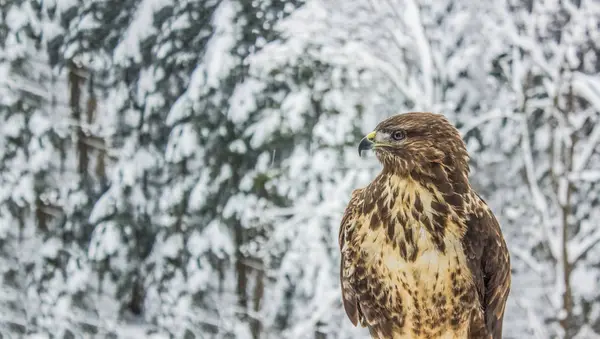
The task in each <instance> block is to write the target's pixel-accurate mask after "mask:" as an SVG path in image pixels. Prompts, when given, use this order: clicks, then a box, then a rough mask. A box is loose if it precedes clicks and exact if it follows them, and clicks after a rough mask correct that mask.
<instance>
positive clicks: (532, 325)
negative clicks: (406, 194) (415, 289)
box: [0, 0, 600, 339]
mask: <svg viewBox="0 0 600 339" xmlns="http://www.w3.org/2000/svg"><path fill="white" fill-rule="evenodd" d="M0 14H1V16H0V286H1V287H0V335H1V337H2V338H65V339H67V338H68V339H70V338H186V339H192V338H241V339H246V338H248V339H264V338H290V339H301V338H302V339H304V338H311V339H312V338H314V339H325V338H327V339H330V338H331V339H334V338H335V339H337V338H340V339H341V338H367V335H368V332H367V331H366V330H364V329H357V328H354V327H352V325H351V324H350V322H349V320H348V319H347V318H346V315H345V313H344V311H343V308H342V306H341V302H340V301H341V296H340V288H339V276H338V274H339V255H338V254H339V248H338V243H337V241H338V240H337V235H338V227H339V222H340V219H341V216H342V213H343V210H344V208H345V206H346V204H347V203H348V201H349V198H350V192H351V191H352V189H354V188H358V187H362V186H364V185H366V184H367V183H368V182H370V180H371V179H372V178H373V177H374V176H375V175H376V174H377V172H378V171H379V169H380V165H379V164H378V163H377V160H376V159H375V157H374V156H369V157H366V158H362V159H361V158H359V157H358V154H357V148H356V147H357V143H358V141H359V140H360V138H362V136H364V135H365V134H366V133H368V132H370V131H371V130H372V129H373V128H374V127H375V125H376V124H377V122H378V121H380V120H381V119H384V118H386V117H388V116H390V115H392V114H395V113H400V112H406V111H419V110H424V111H434V112H440V113H443V114H445V115H446V116H447V117H448V118H449V119H450V120H451V121H452V122H453V123H454V124H456V126H457V127H458V128H459V129H460V131H461V133H462V135H463V137H464V139H465V141H466V143H467V145H468V149H469V152H470V153H471V156H472V159H471V170H472V171H471V172H472V175H471V181H472V183H473V186H474V187H476V188H477V190H478V191H479V192H480V193H481V195H482V196H483V197H484V198H485V200H486V201H487V202H488V204H489V205H490V206H491V208H492V210H493V211H494V213H496V215H497V216H498V218H499V220H500V223H501V225H502V228H503V231H504V234H505V237H506V238H507V242H508V244H509V247H510V251H511V256H512V262H513V285H512V286H513V287H512V292H511V297H510V299H509V304H508V308H507V310H506V315H505V323H504V337H505V338H513V339H521V338H543V339H546V338H561V339H562V338H564V339H571V338H578V339H587V338H590V339H593V338H600V287H599V286H600V284H599V275H600V227H599V220H600V208H599V205H600V202H599V199H600V187H599V184H598V182H599V180H600V146H599V143H600V124H599V120H600V2H598V1H596V0H522V1H521V0H497V1H488V2H486V1H482V2H476V1H460V0H438V1H433V0H304V1H301V0H298V1H281V0H260V1H259V0H0Z"/></svg>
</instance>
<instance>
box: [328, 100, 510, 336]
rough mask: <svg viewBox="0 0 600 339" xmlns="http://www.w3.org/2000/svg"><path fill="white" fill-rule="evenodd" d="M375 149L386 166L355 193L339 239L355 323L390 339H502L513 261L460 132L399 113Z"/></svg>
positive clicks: (440, 120)
mask: <svg viewBox="0 0 600 339" xmlns="http://www.w3.org/2000/svg"><path fill="white" fill-rule="evenodd" d="M368 149H373V150H374V152H375V154H376V156H377V158H378V160H379V161H380V162H381V164H382V165H383V169H382V171H381V173H379V175H377V177H376V178H375V179H374V180H373V182H371V183H370V184H369V185H368V186H367V187H365V188H361V189H356V190H354V191H353V192H352V197H351V199H350V203H349V204H348V206H347V208H346V211H345V213H344V216H343V218H342V221H341V225H340V233H339V245H340V250H341V267H340V278H341V285H342V299H343V305H344V308H345V310H346V313H347V315H348V317H349V318H350V321H352V323H353V324H354V325H355V326H356V325H357V324H359V323H360V324H361V326H363V327H364V326H366V327H368V328H369V331H370V333H371V336H372V337H373V338H381V339H387V338H390V339H400V338H411V339H418V338H428V339H438V338H440V339H441V338H461V339H462V338H472V339H475V338H477V339H478V338H486V339H489V338H492V339H501V337H502V320H503V316H504V308H505V305H506V300H507V298H508V294H509V290H510V284H511V275H510V257H509V253H508V250H507V247H506V243H505V241H504V237H503V236H502V232H501V230H500V226H499V225H498V221H497V220H496V218H495V217H494V214H493V213H492V211H491V210H490V209H489V208H488V206H487V205H486V203H485V202H484V201H483V200H482V199H481V198H480V197H479V195H477V193H476V192H475V191H474V190H473V189H472V188H471V186H470V184H469V179H468V175H469V165H468V160H469V156H468V153H467V150H466V147H465V144H464V142H463V140H462V139H461V137H460V134H459V132H458V130H457V129H456V128H455V127H454V126H453V125H452V124H451V123H450V122H449V121H448V120H447V119H446V118H445V117H444V116H443V115H441V114H433V113H420V112H411V113H405V114H399V115H395V116H392V117H390V118H388V119H386V120H384V121H382V122H381V123H379V125H377V127H376V129H375V131H373V132H371V133H369V134H368V135H367V136H366V137H365V138H364V139H363V140H362V141H361V142H360V145H359V153H360V152H362V151H364V150H368Z"/></svg>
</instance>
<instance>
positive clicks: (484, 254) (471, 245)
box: [465, 196, 511, 339]
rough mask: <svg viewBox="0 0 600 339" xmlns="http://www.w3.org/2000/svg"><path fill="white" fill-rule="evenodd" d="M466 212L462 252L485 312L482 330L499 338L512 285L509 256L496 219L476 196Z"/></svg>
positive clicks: (495, 338)
mask: <svg viewBox="0 0 600 339" xmlns="http://www.w3.org/2000/svg"><path fill="white" fill-rule="evenodd" d="M476 199H477V200H478V204H477V205H478V206H479V207H478V208H477V209H476V210H477V212H476V213H472V214H470V215H469V220H468V222H467V224H468V229H467V233H466V234H465V251H466V252H467V259H468V260H469V266H470V268H471V272H472V273H473V276H474V281H475V284H476V286H477V289H478V292H479V297H480V300H481V303H482V305H481V306H482V308H483V312H484V319H483V320H484V324H482V325H483V326H484V327H485V332H487V333H488V336H491V338H492V339H501V338H502V322H503V318H504V310H505V306H506V301H507V299H508V294H509V292H510V286H511V272H510V270H511V269H510V255H509V252H508V248H507V246H506V242H505V240H504V237H503V236H502V232H501V229H500V225H499V224H498V220H497V219H496V217H495V216H494V214H493V213H492V211H491V210H490V209H489V207H488V206H487V205H486V203H485V201H483V199H481V198H480V197H479V196H477V198H476Z"/></svg>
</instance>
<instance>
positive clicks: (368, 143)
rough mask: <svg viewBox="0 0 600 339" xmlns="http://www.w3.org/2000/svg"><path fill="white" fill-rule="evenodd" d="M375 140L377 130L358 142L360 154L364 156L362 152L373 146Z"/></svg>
mask: <svg viewBox="0 0 600 339" xmlns="http://www.w3.org/2000/svg"><path fill="white" fill-rule="evenodd" d="M374 142H375V132H374V131H373V132H371V133H369V134H367V136H366V137H364V138H363V139H362V140H361V141H360V144H358V156H359V157H360V156H362V152H363V151H366V150H370V149H372V148H373V144H374Z"/></svg>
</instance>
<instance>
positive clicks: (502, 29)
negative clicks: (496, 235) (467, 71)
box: [486, 1, 600, 338]
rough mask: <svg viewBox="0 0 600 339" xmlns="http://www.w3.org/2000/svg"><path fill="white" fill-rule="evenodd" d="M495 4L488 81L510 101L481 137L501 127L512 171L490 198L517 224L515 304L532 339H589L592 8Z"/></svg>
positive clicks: (599, 109)
mask: <svg viewBox="0 0 600 339" xmlns="http://www.w3.org/2000/svg"><path fill="white" fill-rule="evenodd" d="M496 6H497V7H496V8H495V12H494V14H495V15H496V20H492V21H490V22H489V26H488V28H487V31H488V32H490V33H491V34H493V35H494V36H497V37H498V38H499V39H500V40H499V41H500V42H501V43H500V44H498V45H497V46H496V47H498V48H495V49H496V51H495V53H496V55H497V56H496V58H495V60H496V65H495V66H496V72H495V77H494V78H495V80H494V81H495V82H496V83H497V84H500V86H501V87H503V88H504V89H503V90H502V91H501V93H502V92H503V93H506V94H508V95H505V96H503V98H504V100H505V103H506V105H505V107H504V108H502V110H503V111H504V114H505V115H506V116H507V117H508V119H509V120H510V121H506V125H504V126H501V127H500V126H498V125H497V124H495V125H494V126H490V127H491V129H490V128H488V129H486V130H487V132H488V133H490V132H491V130H492V129H495V130H499V129H498V127H500V128H501V130H500V131H501V132H500V133H501V140H502V141H503V143H504V145H502V146H501V147H500V148H501V149H503V150H504V152H503V153H504V159H503V160H504V162H505V163H506V164H510V168H508V169H507V171H504V172H499V173H498V174H499V175H500V176H499V180H498V181H505V182H506V183H508V185H504V186H505V187H502V189H498V190H497V193H498V194H503V195H505V197H504V198H503V199H502V205H503V206H504V211H503V214H504V218H505V220H506V221H507V222H509V223H510V224H512V225H515V226H516V227H515V229H514V230H515V231H516V232H515V233H513V234H512V239H513V248H512V250H513V254H514V256H515V258H516V263H517V266H516V267H517V269H518V270H519V271H520V273H521V274H519V275H518V278H517V279H516V280H515V281H516V283H517V284H518V285H517V286H519V287H517V288H516V289H515V293H514V298H516V299H517V300H518V301H517V302H518V303H519V305H520V306H521V307H522V308H524V309H525V310H526V311H527V314H528V315H529V319H528V323H529V325H528V327H529V329H530V330H531V331H532V334H534V335H535V336H537V337H539V338H549V337H552V338H575V337H578V338H591V337H596V336H598V335H600V326H599V325H600V322H599V315H600V313H599V310H600V308H599V307H600V305H599V304H598V301H599V294H598V291H597V290H596V289H594V288H591V286H594V285H595V284H596V282H597V281H598V274H599V273H600V272H599V271H598V268H597V267H598V261H597V260H595V259H594V258H595V257H596V255H595V253H597V251H598V248H599V246H598V243H599V242H600V232H598V229H597V227H596V224H595V220H597V218H598V213H597V212H598V199H597V197H598V196H599V194H600V191H599V187H598V185H597V180H598V178H599V177H598V175H597V174H598V173H597V170H596V168H598V166H599V165H600V163H599V162H598V161H599V160H600V155H598V153H597V152H598V143H599V141H600V128H598V122H599V119H600V82H598V74H599V72H600V69H599V68H598V62H597V59H598V55H599V54H598V52H599V48H600V46H599V45H598V41H599V39H598V38H599V35H598V31H597V25H598V22H599V21H600V6H599V5H598V4H597V3H595V2H593V1H534V2H516V3H514V2H498V3H497V4H496ZM502 131H505V132H502ZM496 142H498V141H496ZM494 148H498V147H494ZM500 154H501V153H500ZM502 167H507V166H506V165H505V166H502ZM517 230H518V231H517ZM527 285H529V286H531V287H530V288H527V287H526V286H527Z"/></svg>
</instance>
